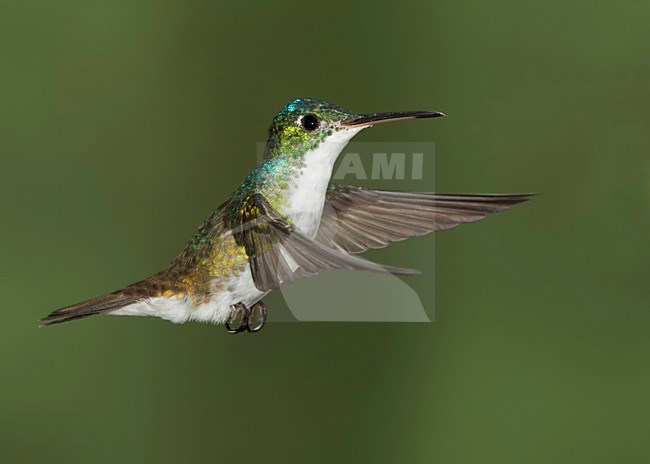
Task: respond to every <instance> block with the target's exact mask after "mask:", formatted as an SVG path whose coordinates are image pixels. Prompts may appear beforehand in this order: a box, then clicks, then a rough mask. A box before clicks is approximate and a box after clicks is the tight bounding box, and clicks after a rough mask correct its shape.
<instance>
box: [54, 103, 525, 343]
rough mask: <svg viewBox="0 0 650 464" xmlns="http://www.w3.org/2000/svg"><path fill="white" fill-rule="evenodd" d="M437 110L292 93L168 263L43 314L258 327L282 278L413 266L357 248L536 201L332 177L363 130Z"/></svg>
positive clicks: (431, 114)
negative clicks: (381, 108) (252, 156)
mask: <svg viewBox="0 0 650 464" xmlns="http://www.w3.org/2000/svg"><path fill="white" fill-rule="evenodd" d="M439 116H444V114H443V113H440V112H432V111H405V112H393V113H373V114H358V113H353V112H351V111H347V110H345V109H343V108H340V107H338V106H335V105H332V104H330V103H327V102H324V101H321V100H316V99H308V98H299V99H296V100H293V101H292V102H290V103H289V104H287V105H286V106H285V107H284V108H282V110H281V111H280V112H279V113H278V115H277V116H276V117H275V119H273V123H272V124H271V127H270V129H269V136H268V141H267V144H266V148H265V150H264V156H263V157H262V160H261V161H260V163H259V164H258V165H257V167H255V168H254V169H253V170H252V171H251V173H250V174H249V175H248V176H247V177H246V179H244V182H243V183H242V184H241V185H240V186H239V187H238V188H237V189H236V190H235V191H234V192H233V193H232V195H230V197H229V198H228V199H227V200H226V201H224V202H223V203H222V204H221V205H220V206H219V207H217V209H216V210H215V211H214V212H213V213H212V214H211V215H210V216H209V217H208V218H207V219H206V220H205V222H204V223H203V224H202V225H201V227H200V228H199V230H198V231H197V232H196V234H195V235H194V237H193V238H192V240H191V241H190V242H189V243H188V244H187V246H186V247H185V249H184V250H183V252H182V253H181V254H180V255H179V256H178V257H177V258H176V259H175V260H174V261H173V262H172V263H171V264H170V265H169V266H168V267H167V268H165V269H163V270H162V271H160V272H158V273H157V274H155V275H153V276H151V277H148V278H146V279H144V280H141V281H139V282H136V283H134V284H132V285H129V286H127V287H125V288H123V289H121V290H118V291H115V292H113V293H110V294H108V295H104V296H100V297H98V298H94V299H91V300H88V301H85V302H83V303H78V304H76V305H72V306H68V307H65V308H61V309H58V310H56V311H54V312H52V313H50V314H48V315H47V316H45V317H44V318H43V319H42V320H41V321H42V323H43V324H45V325H50V324H58V323H61V322H67V321H71V320H74V319H81V318H84V317H88V316H92V315H94V314H113V315H128V316H157V317H161V318H163V319H167V320H170V321H172V322H175V323H183V322H186V321H204V322H211V323H224V324H226V328H227V329H228V331H229V332H231V333H238V332H243V331H249V332H257V331H258V330H260V329H261V328H262V327H263V325H264V323H265V321H266V316H267V309H266V305H265V304H264V302H263V301H262V298H263V297H264V296H265V295H267V294H268V293H269V292H270V291H271V290H276V289H277V288H278V287H279V286H280V284H282V283H287V282H291V281H293V280H295V279H297V278H299V277H303V276H309V275H313V274H316V273H318V272H320V271H324V270H328V269H348V270H362V271H374V272H390V273H393V274H396V275H410V274H416V273H417V271H414V270H411V269H401V268H396V267H391V266H386V265H379V264H376V263H373V262H370V261H367V260H365V259H362V258H360V257H358V256H355V255H356V254H358V253H361V252H363V251H366V250H368V249H374V248H382V247H385V246H387V245H388V244H389V243H391V242H395V241H399V240H404V239H406V238H409V237H417V236H421V235H424V234H427V233H429V232H432V231H435V230H444V229H449V228H451V227H454V226H456V225H458V224H461V223H464V222H472V221H477V220H479V219H481V218H483V217H485V216H487V215H488V214H490V213H494V212H497V211H502V210H504V209H507V208H509V207H511V206H512V205H515V204H517V203H520V202H522V201H525V200H527V199H529V198H530V195H529V194H523V195H501V194H498V195H477V194H469V195H458V194H442V193H429V192H400V191H391V190H369V189H363V188H359V187H354V186H348V185H336V184H333V183H331V182H330V178H331V176H332V169H333V167H334V163H335V161H336V159H337V158H338V156H339V154H340V153H341V151H342V150H343V148H344V147H345V145H346V144H347V143H348V142H349V141H350V139H351V138H352V137H354V135H355V134H357V133H358V132H359V131H361V130H363V129H365V128H367V127H370V126H372V125H374V124H379V123H384V122H389V121H398V120H403V119H423V118H436V117H439Z"/></svg>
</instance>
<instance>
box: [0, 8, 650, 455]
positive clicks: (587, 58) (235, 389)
mask: <svg viewBox="0 0 650 464" xmlns="http://www.w3.org/2000/svg"><path fill="white" fill-rule="evenodd" d="M649 16H650V4H648V3H644V2H627V3H626V4H625V5H624V4H621V3H619V4H618V5H616V4H614V3H610V2H601V1H595V2H594V1H590V2H581V1H574V2H550V3H549V2H527V3H525V4H522V3H520V2H513V1H495V2H481V1H474V2H472V1H463V2H452V1H439V2H431V3H428V2H422V1H418V2H412V1H401V2H383V1H375V2H367V3H363V2H356V3H355V2H337V1H329V2H324V3H323V2H320V3H309V2H304V1H300V2H296V1H288V2H282V3H276V2H269V3H268V4H261V3H260V4H255V3H250V2H239V3H238V4H235V2H223V3H219V2H206V1H185V2H155V1H134V0H129V1H125V0H122V1H111V2H95V1H85V2H80V1H79V2H77V1H61V2H25V1H3V2H2V3H0V58H1V62H0V86H1V87H0V156H1V157H2V170H1V171H0V172H1V174H0V175H1V176H2V181H1V182H0V189H2V193H1V195H2V196H1V198H2V202H1V205H0V216H1V218H2V222H1V224H2V237H1V238H2V241H1V243H2V246H1V250H2V255H1V259H2V267H1V272H2V278H1V280H0V285H1V293H0V294H1V295H2V296H1V297H0V298H2V309H3V315H4V319H3V323H2V326H1V329H0V340H1V342H0V343H1V346H2V350H1V351H0V363H1V366H0V367H1V370H0V375H1V378H0V385H1V388H2V401H1V403H0V459H1V460H2V462H7V463H8V462H50V463H56V462H66V463H73V462H74V463H76V462H79V463H82V462H83V463H87V462H138V463H143V462H158V463H167V462H169V463H171V462H208V461H216V460H223V461H224V462H227V461H234V460H239V461H241V462H264V461H265V462H316V463H318V462H323V463H331V462H386V463H389V462H390V463H393V462H427V463H428V462H441V463H500V464H503V463H522V462H525V463H548V462H561V463H581V462H589V463H611V462H626V463H636V462H648V460H650V449H649V447H648V442H647V438H648V431H649V428H648V417H649V415H650V400H649V398H648V391H649V390H650V373H649V370H648V366H649V362H650V337H649V336H648V335H649V329H650V311H649V310H650V304H649V302H650V298H649V296H650V295H649V293H650V290H649V285H648V282H649V277H650V247H649V246H648V232H649V231H650V157H649V156H648V153H649V148H650V131H649V130H648V129H649V125H650V60H648V56H650V37H649V36H650V32H649V29H648V20H647V18H648V17H649ZM299 96H312V97H317V98H321V99H325V100H328V101H332V102H334V103H337V104H340V105H342V106H344V107H347V108H350V109H352V110H355V111H360V112H372V111H388V110H404V109H420V108H422V109H433V110H441V111H445V112H446V113H448V114H449V117H448V118H445V119H444V120H436V121H430V122H413V123H399V124H393V125H385V126H379V127H377V128H373V129H371V130H369V131H365V132H364V133H363V134H360V136H359V137H358V138H357V140H359V141H373V142H376V141H386V142H389V141H424V142H429V141H434V142H435V144H436V152H437V157H436V166H435V176H436V187H437V188H438V190H441V191H460V192H463V191H464V192H472V191H477V192H521V191H537V192H541V193H542V195H541V196H539V197H538V198H536V199H535V200H534V201H532V202H530V203H528V204H526V205H523V206H520V207H517V208H515V209H513V210H512V211H509V212H507V213H504V214H500V215H497V216H495V217H491V218H488V219H486V220H485V221H482V222H479V223H476V224H471V225H467V226H463V227H459V228H457V229H454V230H452V231H448V232H443V233H440V234H437V235H436V238H435V253H436V259H435V276H436V277H435V286H436V292H435V294H431V295H430V296H429V294H427V293H426V291H427V289H430V288H431V287H432V283H433V270H434V265H433V262H432V261H431V257H432V254H433V249H434V238H433V236H428V237H425V238H421V239H416V240H412V241H408V242H404V243H400V244H396V245H394V246H392V247H390V248H387V249H385V250H381V251H377V252H376V253H373V254H372V258H373V259H378V260H381V261H383V262H388V263H391V264H395V265H406V266H409V267H418V268H421V269H423V270H424V271H425V273H424V274H423V275H422V276H419V277H415V278H412V279H409V280H408V282H409V284H411V285H412V286H413V287H414V288H415V289H416V290H420V291H422V292H423V295H424V296H423V299H424V302H425V305H426V308H427V311H428V312H429V313H430V316H431V317H433V316H434V303H435V318H436V321H435V323H431V324H407V323H401V324H400V323H390V324H389V323H385V324H381V323H375V324H371V323H295V324H291V323H276V324H270V325H269V326H268V327H267V328H266V329H265V330H264V331H263V332H261V333H260V334H258V335H256V336H236V337H233V336H228V335H227V334H226V333H225V331H224V329H223V328H222V327H214V326H209V325H201V324H197V323H192V324H186V325H183V326H175V325H173V324H171V323H169V322H165V321H162V320H158V319H144V318H111V317H98V318H91V319H87V320H85V321H82V322H79V323H73V324H69V325H64V326H59V327H55V328H52V329H39V328H38V327H37V322H36V320H37V319H38V318H39V317H40V316H42V315H44V314H45V313H46V312H48V311H49V310H52V309H55V308H58V307H60V306H64V305H67V304H71V303H74V302H77V301H79V300H83V299H86V298H89V297H91V296H95V295H99V294H102V293H105V292H107V291H111V290H114V289H116V288H119V287H120V286H123V285H125V284H127V283H130V282H132V281H135V280H137V279H140V278H142V277H144V276H146V275H149V274H151V273H153V272H155V271H157V270H158V269H160V268H161V267H163V266H164V265H166V264H167V263H168V262H169V261H170V260H171V259H172V258H173V257H174V256H175V255H176V254H177V253H178V252H179V251H180V250H181V249H182V247H183V245H184V243H185V241H186V240H188V239H189V238H190V236H191V235H192V234H193V233H194V231H195V227H196V226H197V225H198V224H199V223H200V222H201V221H202V220H203V218H204V217H205V216H206V215H207V214H208V213H209V212H210V211H211V210H212V209H213V208H214V207H215V206H216V205H217V204H218V203H220V202H221V200H222V199H223V198H224V197H225V196H226V195H227V194H228V193H229V192H230V191H231V190H232V189H233V188H234V187H235V186H236V185H237V184H238V183H239V181H240V180H241V179H242V178H243V176H245V174H246V173H247V172H248V170H250V169H251V167H252V166H253V164H254V162H255V150H256V143H257V142H258V141H260V140H264V137H265V135H266V129H267V127H268V125H269V123H270V121H271V118H272V117H273V115H274V114H275V112H276V111H277V110H279V109H280V108H281V107H282V106H283V105H284V104H285V103H286V102H287V101H289V100H291V99H293V98H295V97H299ZM425 170H427V173H428V175H429V176H433V165H432V164H431V163H429V164H426V165H425ZM393 187H394V186H393ZM266 301H267V303H269V305H270V306H271V311H273V310H276V311H282V310H285V311H286V308H284V303H283V300H282V298H281V296H279V295H274V296H273V297H271V298H270V299H267V300H266Z"/></svg>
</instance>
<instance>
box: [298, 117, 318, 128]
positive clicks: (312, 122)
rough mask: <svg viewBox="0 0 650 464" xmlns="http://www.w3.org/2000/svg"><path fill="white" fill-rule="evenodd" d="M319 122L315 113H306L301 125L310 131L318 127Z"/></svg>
mask: <svg viewBox="0 0 650 464" xmlns="http://www.w3.org/2000/svg"><path fill="white" fill-rule="evenodd" d="M319 124H320V121H319V120H318V118H317V117H316V116H314V115H313V114H306V115H305V116H303V117H302V119H301V120H300V125H301V126H302V127H303V129H305V130H306V131H309V132H311V131H313V130H316V129H318V125H319Z"/></svg>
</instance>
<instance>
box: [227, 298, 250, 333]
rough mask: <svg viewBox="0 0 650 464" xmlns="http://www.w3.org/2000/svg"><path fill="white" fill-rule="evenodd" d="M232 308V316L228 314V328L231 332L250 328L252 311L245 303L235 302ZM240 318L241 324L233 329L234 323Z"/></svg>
mask: <svg viewBox="0 0 650 464" xmlns="http://www.w3.org/2000/svg"><path fill="white" fill-rule="evenodd" d="M231 308H232V311H231V312H230V316H228V320H226V330H227V331H228V333H231V334H236V333H240V332H243V331H244V330H246V329H247V328H248V323H249V319H250V311H249V310H248V308H247V307H246V306H244V304H243V303H237V304H234V305H232V306H231ZM238 318H239V319H240V320H239V324H238V325H237V327H235V328H234V329H233V328H232V324H233V322H235V320H237V319H238Z"/></svg>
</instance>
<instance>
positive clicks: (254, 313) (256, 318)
mask: <svg viewBox="0 0 650 464" xmlns="http://www.w3.org/2000/svg"><path fill="white" fill-rule="evenodd" d="M266 314H267V309H266V305H265V304H264V302H263V301H258V302H257V303H255V304H254V305H253V306H251V309H250V311H249V314H248V325H247V326H246V330H248V331H249V332H251V333H254V332H259V331H260V330H262V327H264V324H265V323H266Z"/></svg>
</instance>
